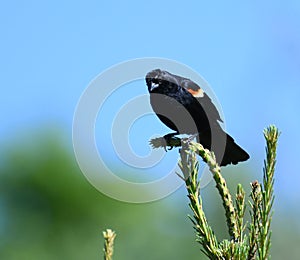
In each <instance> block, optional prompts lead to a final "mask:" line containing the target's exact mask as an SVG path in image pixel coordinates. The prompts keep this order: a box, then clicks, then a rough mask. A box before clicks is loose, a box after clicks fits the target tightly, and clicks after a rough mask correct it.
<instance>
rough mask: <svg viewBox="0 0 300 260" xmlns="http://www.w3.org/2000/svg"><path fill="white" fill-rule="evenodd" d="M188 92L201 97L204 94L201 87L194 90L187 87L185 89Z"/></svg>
mask: <svg viewBox="0 0 300 260" xmlns="http://www.w3.org/2000/svg"><path fill="white" fill-rule="evenodd" d="M186 90H187V91H188V92H190V93H191V94H192V95H193V96H194V97H197V98H198V97H203V96H204V92H203V90H202V89H201V88H199V89H197V90H195V89H191V88H187V89H186Z"/></svg>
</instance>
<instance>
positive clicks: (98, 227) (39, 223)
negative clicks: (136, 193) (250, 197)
mask: <svg viewBox="0 0 300 260" xmlns="http://www.w3.org/2000/svg"><path fill="white" fill-rule="evenodd" d="M18 140H20V138H18ZM24 140H25V141H14V142H12V141H8V142H6V143H5V144H3V145H2V146H1V147H2V148H1V151H0V155H1V156H0V259H5V260H6V259H9V260H10V259H40V260H44V259H45V260H47V259H74V260H76V259H102V257H103V256H102V246H103V238H102V231H103V230H105V229H106V228H112V229H113V230H115V231H116V233H117V237H116V241H115V252H114V259H146V260H147V259H205V257H204V255H203V254H202V253H201V252H200V250H199V245H198V244H197V243H196V242H195V234H194V231H193V229H192V225H191V224H190V222H189V219H188V218H187V214H191V212H190V210H189V208H188V206H187V204H188V200H187V198H186V194H185V191H184V190H183V189H181V190H179V191H177V192H175V193H174V194H172V195H171V196H169V197H168V198H166V199H163V200H161V201H158V202H153V203H146V204H128V203H124V202H119V201H116V200H113V199H111V198H108V197H106V196H104V195H102V194H101V193H100V192H98V191H97V190H96V189H95V188H94V187H93V186H91V185H90V184H89V183H88V181H87V180H86V179H85V177H84V176H83V175H82V174H81V172H80V170H79V168H78V166H77V164H76V161H75V159H74V156H73V153H72V150H71V148H70V147H69V145H68V144H66V141H64V138H63V137H62V136H60V135H57V134H51V133H50V134H49V133H47V132H45V133H44V134H38V135H36V134H30V135H29V136H26V137H24ZM232 169H233V168H230V169H229V170H226V171H228V173H225V178H226V177H228V178H229V180H228V182H229V183H231V181H232V180H233V181H232V182H233V183H232V187H235V186H236V183H237V182H242V183H243V185H244V186H246V187H247V183H249V182H250V181H251V180H252V179H253V176H251V175H250V176H249V175H247V176H248V177H247V178H245V176H243V175H241V173H236V172H234V171H232ZM236 174H238V175H236ZM275 174H276V173H275ZM237 176H239V177H238V178H236V177H237ZM245 183H246V184H245ZM116 188H117V187H116ZM248 194H249V193H248ZM203 203H204V207H206V208H204V209H205V210H206V211H207V216H208V220H209V221H210V223H211V225H212V226H213V228H215V230H216V233H217V236H218V237H220V238H222V236H224V234H225V233H226V223H225V217H224V213H223V209H222V207H221V202H220V200H219V198H218V194H217V192H216V190H215V188H214V187H213V185H209V186H208V187H207V188H205V189H204V190H203ZM277 213H278V211H277V210H276V206H275V215H274V225H275V226H273V236H272V237H273V246H272V258H273V259H282V258H283V257H284V256H287V255H289V256H290V259H297V256H298V255H299V249H298V246H297V244H298V240H299V233H298V232H297V230H295V229H293V228H290V229H288V228H286V224H285V225H283V223H284V221H285V220H284V216H283V215H281V216H280V218H278V217H276V214H277ZM276 224H277V225H276ZM290 225H291V223H290ZM291 248H294V251H293V249H291Z"/></svg>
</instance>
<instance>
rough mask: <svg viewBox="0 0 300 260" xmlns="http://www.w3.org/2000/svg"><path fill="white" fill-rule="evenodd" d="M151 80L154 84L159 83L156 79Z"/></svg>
mask: <svg viewBox="0 0 300 260" xmlns="http://www.w3.org/2000/svg"><path fill="white" fill-rule="evenodd" d="M152 82H153V83H154V84H159V83H160V82H159V80H158V79H152Z"/></svg>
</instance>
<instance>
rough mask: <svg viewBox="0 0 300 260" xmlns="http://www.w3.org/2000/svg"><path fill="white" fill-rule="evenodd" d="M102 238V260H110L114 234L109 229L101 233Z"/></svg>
mask: <svg viewBox="0 0 300 260" xmlns="http://www.w3.org/2000/svg"><path fill="white" fill-rule="evenodd" d="M103 237H104V248H103V251H104V260H112V255H113V252H114V240H115V237H116V233H115V232H114V231H112V230H111V229H106V231H103Z"/></svg>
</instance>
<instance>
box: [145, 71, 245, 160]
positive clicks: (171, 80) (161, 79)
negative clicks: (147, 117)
mask: <svg viewBox="0 0 300 260" xmlns="http://www.w3.org/2000/svg"><path fill="white" fill-rule="evenodd" d="M146 83H147V86H148V90H149V93H150V103H151V106H152V108H153V110H154V112H155V113H156V115H157V116H158V117H159V119H160V120H161V121H162V122H163V123H164V124H165V125H166V126H168V127H169V128H171V129H172V130H174V131H175V133H172V134H168V135H166V136H165V138H170V137H172V136H173V135H177V134H197V135H198V137H197V141H198V142H199V143H201V144H202V145H203V146H204V148H207V149H209V150H211V151H213V152H214V154H215V156H216V160H217V162H218V163H219V164H220V165H221V166H225V165H227V164H231V163H232V164H237V163H238V162H242V161H246V160H248V159H249V155H248V153H247V152H245V151H244V150H243V149H242V148H241V147H240V146H239V145H237V144H236V143H235V142H234V139H233V138H232V137H231V136H230V135H228V134H226V133H225V132H224V131H223V129H222V128H221V126H220V124H219V122H222V119H221V118H220V115H219V112H218V110H217V109H216V107H215V106H214V104H213V103H212V101H211V99H210V98H209V96H208V95H207V94H206V93H205V92H204V91H203V90H202V89H201V88H200V87H199V86H198V85H197V84H196V83H195V82H193V81H191V80H190V79H187V78H183V77H180V76H177V75H174V74H171V73H169V72H167V71H163V70H160V69H155V70H153V71H151V72H149V73H148V74H147V75H146Z"/></svg>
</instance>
